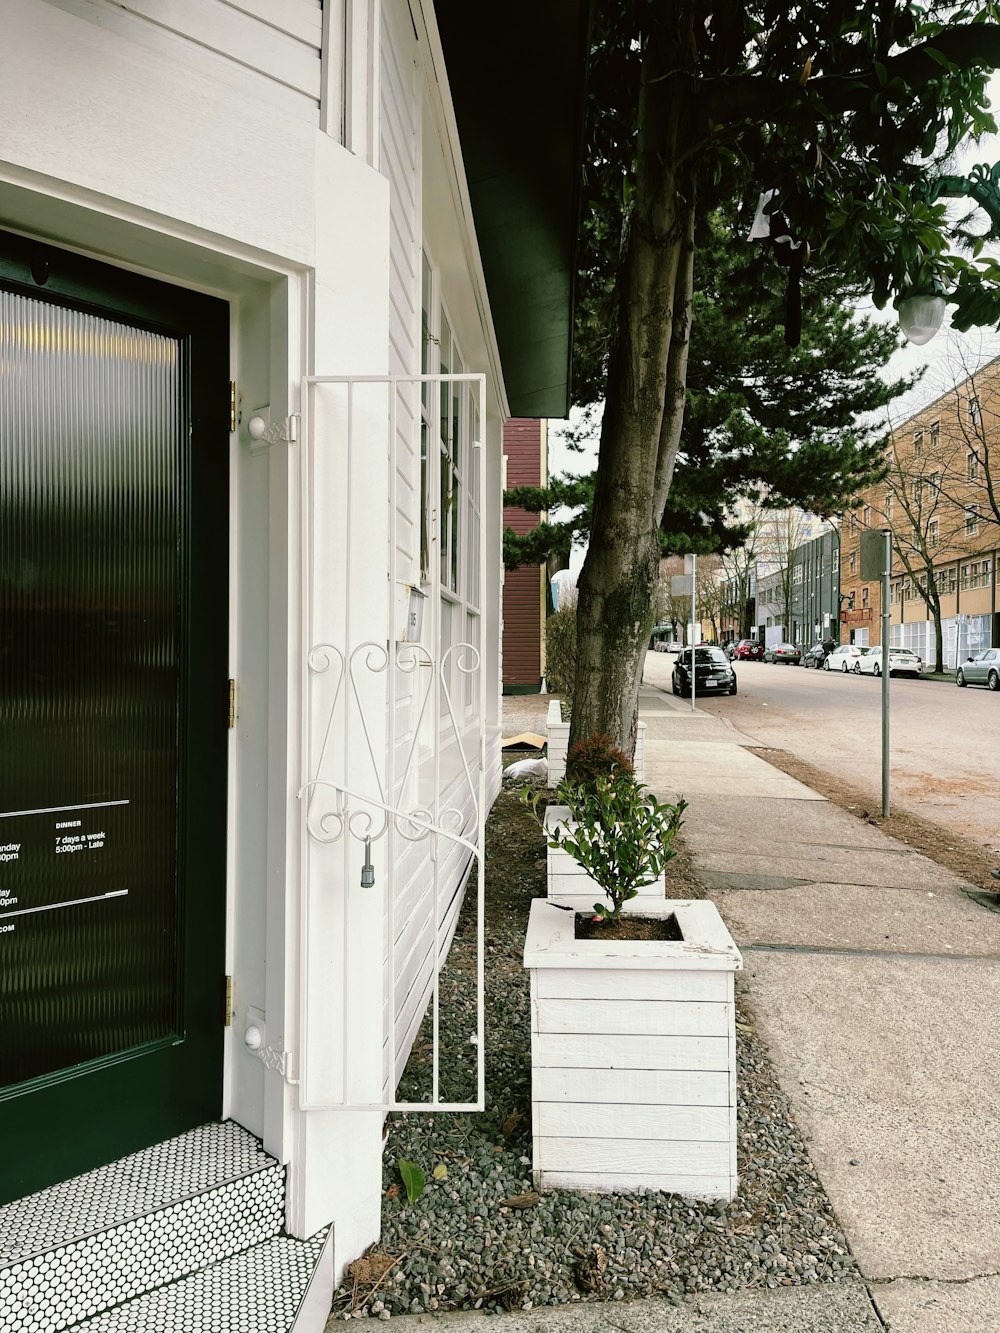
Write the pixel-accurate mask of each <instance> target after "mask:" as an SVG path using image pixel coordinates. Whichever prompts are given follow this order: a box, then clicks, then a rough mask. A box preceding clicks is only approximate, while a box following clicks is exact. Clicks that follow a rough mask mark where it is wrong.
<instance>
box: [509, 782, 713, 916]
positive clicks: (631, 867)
mask: <svg viewBox="0 0 1000 1333" xmlns="http://www.w3.org/2000/svg"><path fill="white" fill-rule="evenodd" d="M556 800H557V801H558V802H559V804H561V805H565V806H566V807H567V808H568V810H569V815H568V818H567V820H566V822H565V823H564V824H559V825H556V826H555V828H553V829H551V830H550V831H549V846H550V847H561V848H562V849H563V850H564V851H566V852H568V853H569V855H570V856H572V858H573V859H574V861H576V862H577V864H578V865H580V866H582V868H583V869H584V870H585V871H586V872H587V874H588V875H589V876H590V877H591V879H593V880H595V881H596V883H597V884H599V885H600V887H601V888H602V889H603V890H604V892H605V894H607V896H608V898H609V899H610V902H611V906H610V907H608V906H607V905H606V904H604V903H595V904H594V914H595V915H596V916H598V917H602V918H604V919H605V920H608V921H617V920H619V918H620V917H621V912H622V908H623V907H624V905H625V903H627V902H628V901H629V900H630V899H632V898H634V897H636V895H637V894H638V892H639V889H640V888H642V887H643V886H644V885H646V884H654V883H655V882H656V881H657V880H658V879H659V877H660V875H662V873H663V868H664V866H666V864H667V862H668V861H672V860H673V858H674V857H675V856H676V855H677V853H676V851H674V847H673V843H674V840H675V839H676V837H677V834H678V832H679V830H680V827H681V824H682V823H683V819H682V815H683V814H684V811H685V810H686V809H687V806H688V803H687V801H685V800H684V798H683V797H681V798H680V799H679V800H678V801H677V803H676V805H671V804H670V803H669V802H666V801H658V800H657V799H656V796H655V795H654V794H653V793H652V792H651V791H650V790H649V789H648V788H647V787H643V786H642V785H641V784H640V783H638V782H637V781H636V779H635V777H634V775H633V774H632V773H631V772H617V773H613V774H603V775H599V776H597V777H595V778H593V779H592V780H590V781H586V782H574V781H571V780H570V779H568V778H567V779H565V780H564V781H562V782H561V783H560V784H559V786H558V787H557V788H556ZM530 803H531V804H532V806H533V808H534V810H535V813H536V815H537V813H538V807H539V805H540V803H541V802H540V798H539V795H538V794H537V793H536V794H535V795H534V796H532V797H531V798H530Z"/></svg>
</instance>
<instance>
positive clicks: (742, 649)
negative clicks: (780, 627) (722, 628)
mask: <svg viewBox="0 0 1000 1333" xmlns="http://www.w3.org/2000/svg"><path fill="white" fill-rule="evenodd" d="M729 656H730V660H737V661H746V660H749V661H751V662H759V661H760V660H761V658H762V657H763V656H764V645H763V644H762V643H758V642H757V640H756V639H740V640H739V642H738V643H736V644H735V645H734V646H733V647H732V648H731V649H730V653H729Z"/></svg>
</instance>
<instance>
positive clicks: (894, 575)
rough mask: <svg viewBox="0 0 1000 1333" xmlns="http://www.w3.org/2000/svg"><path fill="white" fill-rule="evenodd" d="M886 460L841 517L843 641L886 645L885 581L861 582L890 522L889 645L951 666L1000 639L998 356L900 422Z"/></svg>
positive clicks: (946, 666) (999, 413)
mask: <svg viewBox="0 0 1000 1333" xmlns="http://www.w3.org/2000/svg"><path fill="white" fill-rule="evenodd" d="M887 458H888V461H889V464H890V468H889V473H888V475H887V476H886V478H885V480H884V481H882V482H879V483H878V485H876V486H873V487H870V488H869V489H868V491H867V492H865V493H864V495H863V496H862V498H861V504H860V505H859V506H858V507H857V508H855V509H853V510H851V511H849V512H848V513H846V514H845V515H844V517H843V521H842V525H841V551H842V559H841V566H842V567H841V588H842V592H843V603H844V604H843V608H842V610H841V622H842V626H841V628H842V631H843V633H842V638H843V639H844V640H845V641H849V642H854V643H862V644H864V643H868V644H877V643H881V616H882V589H881V582H880V581H879V580H874V581H873V580H865V579H863V578H862V576H861V554H860V541H861V534H862V532H863V531H864V530H865V529H868V528H889V529H890V530H891V532H892V545H893V558H892V568H891V578H890V606H889V612H890V616H889V642H890V644H892V645H893V646H897V647H906V648H912V649H913V650H914V651H915V652H917V653H919V655H920V656H921V657H922V658H923V659H924V661H925V662H928V663H929V664H930V665H931V666H933V665H934V664H935V663H936V662H937V661H938V660H940V662H941V665H942V666H943V667H945V668H949V669H953V668H954V667H955V666H956V665H957V664H958V662H960V661H962V660H964V658H965V657H966V656H968V654H969V653H972V652H975V651H977V650H978V649H980V648H983V647H990V646H992V645H994V644H996V643H997V642H998V641H1000V627H998V623H997V622H998V614H997V613H998V606H997V575H996V570H997V550H998V547H1000V497H998V496H997V494H996V488H1000V359H998V360H995V361H992V362H990V363H989V364H988V365H986V366H984V367H983V369H982V370H980V371H978V372H976V373H975V374H973V375H970V376H968V377H967V378H965V379H964V380H962V381H960V382H959V383H958V384H956V385H955V386H954V387H953V388H952V389H950V390H949V391H948V392H947V393H945V394H943V395H941V397H939V398H937V399H935V401H934V402H932V403H931V404H929V405H928V406H927V407H925V408H923V409H922V410H921V411H919V412H917V413H915V414H914V415H913V416H912V417H910V418H909V419H908V420H907V421H905V422H903V423H902V424H901V425H900V426H898V427H897V428H896V430H895V431H894V433H893V437H892V440H891V442H890V445H889V448H888V454H887ZM935 612H937V615H935ZM937 623H940V630H941V634H940V642H938V641H937V638H936V625H937Z"/></svg>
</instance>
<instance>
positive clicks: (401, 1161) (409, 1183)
mask: <svg viewBox="0 0 1000 1333" xmlns="http://www.w3.org/2000/svg"><path fill="white" fill-rule="evenodd" d="M396 1165H397V1166H398V1167H399V1174H400V1175H401V1176H402V1177H403V1185H404V1187H405V1189H406V1199H407V1202H408V1203H416V1201H417V1200H418V1199H419V1198H420V1196H421V1194H423V1192H424V1185H425V1184H426V1180H425V1178H424V1173H423V1171H421V1169H420V1167H419V1166H417V1164H416V1162H409V1161H407V1160H406V1158H405V1157H400V1158H398V1159H397V1161H396Z"/></svg>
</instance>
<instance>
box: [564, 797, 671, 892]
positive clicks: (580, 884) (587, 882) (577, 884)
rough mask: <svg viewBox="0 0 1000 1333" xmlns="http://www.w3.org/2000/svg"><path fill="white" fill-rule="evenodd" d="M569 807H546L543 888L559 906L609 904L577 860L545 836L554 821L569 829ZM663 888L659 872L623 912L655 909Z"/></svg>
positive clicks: (663, 882)
mask: <svg viewBox="0 0 1000 1333" xmlns="http://www.w3.org/2000/svg"><path fill="white" fill-rule="evenodd" d="M568 815H569V810H568V809H567V807H566V806H565V805H550V806H549V808H548V809H547V810H546V811H545V841H546V849H545V892H546V895H547V897H548V900H549V902H550V903H558V904H559V906H560V907H572V908H574V909H575V910H576V911H577V912H589V911H591V909H592V908H593V906H594V903H604V905H605V906H606V907H610V906H611V900H610V899H609V898H608V896H607V894H606V893H605V892H604V890H603V889H602V888H601V886H600V885H599V884H598V883H597V881H596V880H595V879H592V878H591V876H590V875H588V874H587V872H586V870H584V868H583V866H581V865H580V864H579V863H578V862H576V861H575V860H574V859H573V857H572V856H570V854H569V852H564V851H563V849H562V848H561V847H549V846H548V840H549V838H550V837H551V836H552V830H553V829H554V828H555V827H556V825H557V824H564V825H566V826H567V828H569V829H570V830H572V828H573V824H572V821H570V820H569V819H568ZM665 892H666V886H665V876H664V875H661V876H660V878H659V879H658V880H657V881H656V882H655V883H654V884H646V885H644V886H643V887H642V888H641V889H640V890H639V892H638V893H637V894H636V896H635V897H634V898H630V899H629V901H628V902H627V903H626V904H625V905H624V907H623V908H622V911H623V912H629V913H635V912H648V911H649V910H650V908H653V909H654V911H655V909H657V908H658V907H660V906H662V904H663V900H664V899H663V895H664V893H665Z"/></svg>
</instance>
